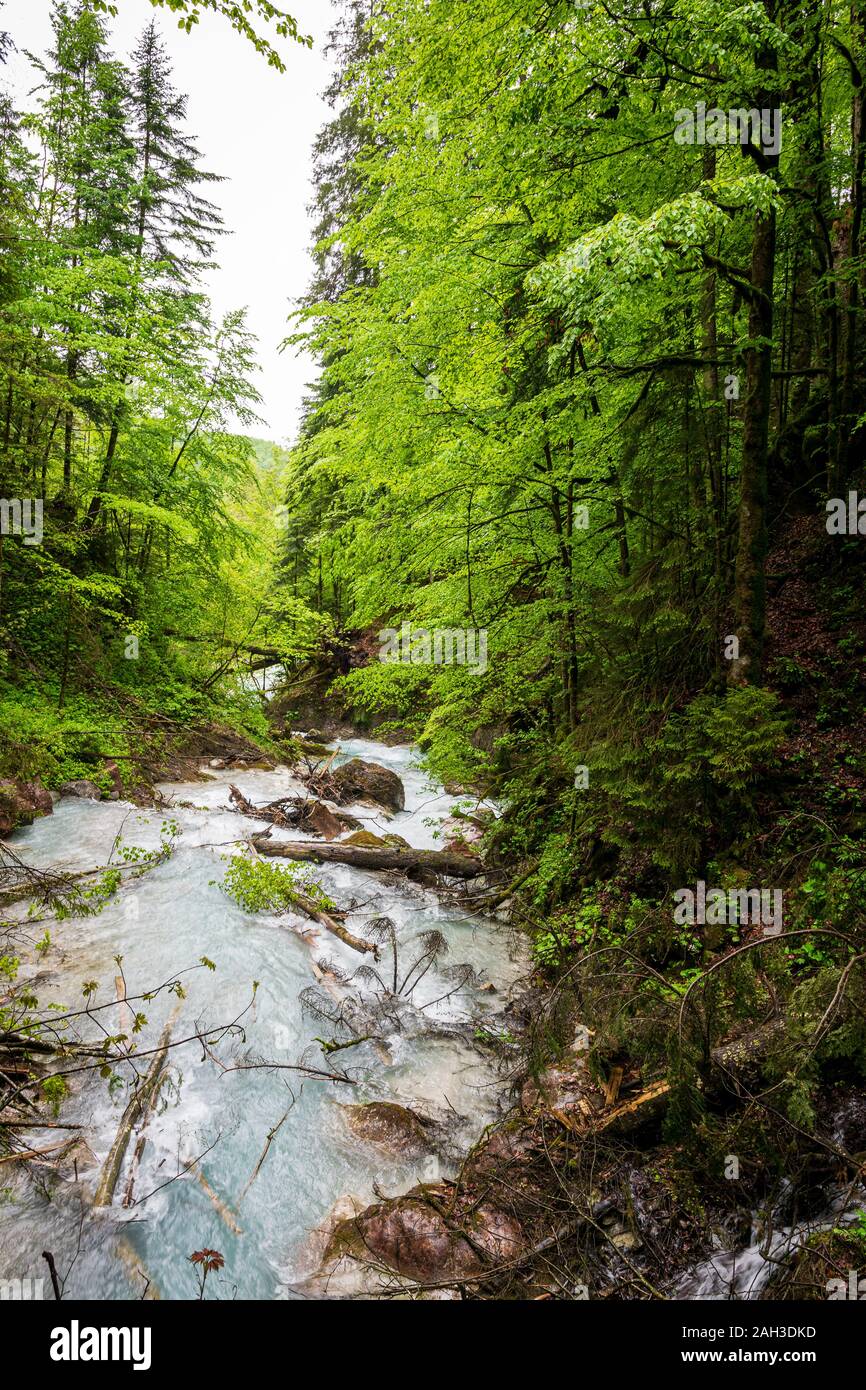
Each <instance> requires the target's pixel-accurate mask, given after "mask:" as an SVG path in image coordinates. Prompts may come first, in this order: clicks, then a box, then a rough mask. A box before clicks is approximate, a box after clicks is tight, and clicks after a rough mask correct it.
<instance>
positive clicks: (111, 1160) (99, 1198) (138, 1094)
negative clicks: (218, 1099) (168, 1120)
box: [93, 1022, 171, 1207]
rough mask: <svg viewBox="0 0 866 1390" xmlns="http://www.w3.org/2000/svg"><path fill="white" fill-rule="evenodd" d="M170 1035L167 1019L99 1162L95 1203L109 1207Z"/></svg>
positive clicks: (155, 1085) (159, 1072)
mask: <svg viewBox="0 0 866 1390" xmlns="http://www.w3.org/2000/svg"><path fill="white" fill-rule="evenodd" d="M170 1039H171V1023H170V1022H169V1023H167V1024H166V1026H165V1028H164V1029H163V1031H162V1037H161V1038H160V1040H159V1046H158V1048H157V1051H156V1053H155V1055H154V1058H153V1061H152V1062H151V1064H150V1068H149V1069H148V1073H147V1075H146V1076H145V1078H144V1080H143V1081H142V1083H141V1085H140V1086H139V1087H138V1088H137V1090H136V1091H135V1092H134V1093H133V1096H132V1099H131V1100H130V1102H129V1104H128V1105H127V1107H126V1109H125V1110H124V1112H123V1118H122V1120H121V1121H120V1127H119V1129H118V1131H117V1134H116V1135H115V1139H114V1143H113V1144H112V1146H111V1148H110V1150H109V1152H108V1157H107V1159H106V1160H105V1163H104V1164H103V1166H102V1172H101V1174H100V1176H99V1182H98V1184H97V1188H96V1196H95V1197H94V1199H93V1205H94V1206H95V1207H110V1206H111V1200H112V1198H113V1196H114V1189H115V1187H116V1186H117V1179H118V1178H119V1177H120V1169H121V1166H122V1164H123V1159H124V1156H125V1154H126V1150H127V1148H128V1146H129V1140H130V1138H131V1136H132V1131H133V1128H134V1126H135V1122H136V1120H137V1119H138V1117H139V1115H140V1114H141V1112H142V1110H143V1109H144V1107H145V1106H146V1105H149V1102H150V1098H151V1096H152V1095H153V1093H154V1090H155V1089H156V1087H157V1086H158V1085H159V1083H160V1081H161V1079H162V1071H163V1067H164V1066H165V1061H166V1058H167V1056H168V1048H169V1041H170Z"/></svg>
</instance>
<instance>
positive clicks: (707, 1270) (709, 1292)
mask: <svg viewBox="0 0 866 1390" xmlns="http://www.w3.org/2000/svg"><path fill="white" fill-rule="evenodd" d="M791 1195H792V1189H791V1187H790V1185H789V1184H786V1185H785V1186H784V1188H783V1191H782V1195H781V1197H780V1199H779V1201H778V1202H777V1203H776V1204H775V1206H774V1207H773V1209H772V1210H771V1211H770V1212H766V1211H758V1212H755V1214H754V1216H753V1218H752V1232H751V1241H750V1243H749V1244H748V1245H747V1246H745V1247H736V1248H734V1249H728V1250H725V1249H719V1250H718V1251H717V1252H716V1253H715V1254H714V1255H711V1256H710V1258H709V1259H707V1260H702V1261H701V1263H700V1264H699V1265H697V1266H696V1267H695V1269H694V1270H693V1271H691V1272H690V1273H689V1274H687V1275H685V1276H684V1277H683V1278H682V1279H680V1280H679V1282H678V1284H677V1286H676V1290H675V1292H674V1297H675V1298H677V1299H705V1300H708V1301H719V1300H723V1299H744V1300H746V1299H757V1298H760V1297H761V1295H762V1293H763V1292H764V1289H765V1288H766V1287H767V1284H768V1283H769V1281H770V1279H771V1277H772V1276H773V1274H775V1273H776V1272H777V1271H778V1270H779V1268H780V1267H781V1266H783V1265H784V1264H785V1262H786V1261H787V1260H788V1258H789V1257H790V1256H792V1255H793V1254H795V1253H796V1251H797V1250H799V1249H800V1248H801V1246H803V1245H805V1244H806V1241H807V1240H808V1239H809V1237H810V1236H812V1235H815V1234H816V1232H819V1231H828V1230H831V1229H832V1228H833V1227H835V1226H848V1225H850V1223H851V1222H852V1221H854V1219H855V1218H856V1216H858V1215H859V1213H860V1211H861V1210H862V1205H863V1199H864V1193H863V1191H862V1189H860V1188H858V1189H856V1190H855V1192H853V1193H852V1191H851V1189H850V1187H848V1188H839V1189H835V1190H833V1191H832V1192H830V1193H828V1202H827V1206H826V1208H825V1209H824V1210H823V1211H821V1212H820V1213H819V1214H818V1215H816V1216H814V1217H812V1218H811V1219H809V1220H804V1221H796V1222H792V1221H791V1220H790V1217H787V1218H786V1210H787V1207H788V1206H789V1203H790V1198H791Z"/></svg>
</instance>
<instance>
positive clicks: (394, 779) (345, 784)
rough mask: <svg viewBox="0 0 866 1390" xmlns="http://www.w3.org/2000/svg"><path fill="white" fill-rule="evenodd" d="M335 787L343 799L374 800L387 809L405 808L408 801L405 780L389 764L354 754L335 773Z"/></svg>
mask: <svg viewBox="0 0 866 1390" xmlns="http://www.w3.org/2000/svg"><path fill="white" fill-rule="evenodd" d="M333 783H334V787H335V788H336V790H337V793H338V795H339V798H340V800H341V801H343V802H346V803H349V802H354V801H371V802H372V803H373V805H374V806H382V807H383V808H384V809H385V810H386V811H402V810H403V809H404V808H405V805H406V794H405V792H404V790H403V783H402V782H401V781H400V778H399V777H398V776H397V774H396V772H392V771H391V769H390V768H387V767H380V766H379V764H378V763H367V762H364V760H363V758H352V759H350V761H349V762H347V763H344V764H343V766H342V767H338V768H337V770H336V772H335V773H334V774H333Z"/></svg>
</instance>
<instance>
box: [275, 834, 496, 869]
mask: <svg viewBox="0 0 866 1390" xmlns="http://www.w3.org/2000/svg"><path fill="white" fill-rule="evenodd" d="M252 842H253V844H254V846H255V848H256V849H257V850H258V852H259V853H260V854H266V855H269V856H270V857H271V858H277V859H301V860H311V861H312V862H313V863H314V864H352V865H354V867H355V868H356V869H373V870H381V869H400V870H402V872H404V873H405V872H406V871H407V870H409V869H432V870H433V871H434V872H435V873H438V874H443V875H445V877H446V878H479V877H480V876H481V875H482V874H484V873H486V872H487V870H486V868H485V866H484V864H483V863H482V862H481V860H480V859H474V858H473V857H472V856H471V855H469V854H454V853H452V852H451V851H450V850H439V849H399V848H396V847H390V846H389V848H388V849H368V848H366V846H363V845H347V844H343V843H338V844H333V845H317V844H310V843H308V841H306V840H270V839H268V837H267V836H266V835H254V836H253V837H252Z"/></svg>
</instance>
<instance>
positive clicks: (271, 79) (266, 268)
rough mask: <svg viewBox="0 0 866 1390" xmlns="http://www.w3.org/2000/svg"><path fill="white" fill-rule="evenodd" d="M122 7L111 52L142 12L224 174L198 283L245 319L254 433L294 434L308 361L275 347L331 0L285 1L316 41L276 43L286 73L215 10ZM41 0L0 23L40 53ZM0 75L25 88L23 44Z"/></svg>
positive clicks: (304, 188)
mask: <svg viewBox="0 0 866 1390" xmlns="http://www.w3.org/2000/svg"><path fill="white" fill-rule="evenodd" d="M117 3H118V8H119V10H120V14H119V15H118V17H117V19H115V20H113V21H109V23H110V25H111V31H112V36H113V41H112V44H111V47H112V51H113V52H115V53H116V54H118V56H120V57H123V58H125V57H127V56H128V55H129V53H130V52H131V50H132V49H133V48H134V46H135V43H136V41H137V38H138V35H139V34H140V33H141V30H142V29H143V28H144V26H145V24H147V23H149V22H150V20H151V19H154V18H155V19H156V23H157V25H158V27H159V29H160V31H161V32H162V35H163V37H164V39H165V41H166V45H167V47H168V50H169V53H170V54H171V58H172V61H173V64H174V85H175V87H176V88H177V89H178V90H179V91H182V92H185V93H187V95H188V96H189V107H188V130H189V131H190V133H191V134H192V135H193V136H194V137H195V138H196V141H197V143H198V146H199V148H200V149H201V151H202V156H203V159H202V163H203V166H204V167H205V168H206V169H209V170H211V171H212V172H213V173H215V174H222V175H224V176H225V177H226V178H227V179H228V182H226V183H223V184H218V185H214V186H212V188H211V189H210V190H208V194H207V196H208V197H210V198H212V200H213V201H214V202H216V203H218V204H219V205H220V206H221V208H222V212H223V217H224V219H225V223H226V227H227V229H228V230H229V231H230V232H231V233H232V234H231V235H229V236H224V237H222V238H221V239H220V242H219V243H218V245H217V249H216V257H217V258H218V259H219V263H220V268H219V270H218V271H214V272H213V273H212V274H211V276H210V277H209V281H208V289H209V292H210V294H211V296H212V299H213V304H214V310H215V312H216V313H217V314H222V313H224V312H225V311H226V310H227V309H233V308H239V307H241V306H243V305H247V306H248V308H249V313H248V323H249V326H250V328H251V329H252V331H253V332H254V333H255V334H256V335H257V337H258V339H259V361H260V364H261V369H262V370H261V372H260V374H259V375H258V376H257V378H256V385H257V387H258V390H259V391H260V392H261V395H262V397H263V404H262V405H261V406H260V411H261V414H262V416H263V417H264V420H265V422H266V423H265V424H263V425H261V426H260V427H258V429H257V431H256V432H257V433H259V434H261V435H262V436H263V437H266V438H269V439H274V440H276V441H278V442H280V443H282V442H285V441H286V440H291V439H293V438H294V435H295V432H296V427H297V424H298V421H299V418H300V409H301V404H302V400H303V396H304V394H305V388H306V385H307V383H309V382H310V381H312V380H313V378H314V376H315V365H314V364H313V363H312V362H311V360H310V359H309V358H306V357H303V356H296V355H295V354H294V352H293V351H292V350H291V349H287V350H286V351H285V352H283V353H280V352H278V345H279V343H280V342H281V341H282V339H283V338H284V337H285V336H286V332H287V317H288V313H289V304H290V301H291V300H294V299H296V298H297V297H298V296H300V295H302V294H303V293H304V291H305V290H306V288H307V285H308V283H309V280H310V277H311V275H312V263H311V261H310V257H309V246H310V243H311V240H312V228H311V222H310V219H309V217H308V215H307V205H308V203H309V202H310V198H311V196H312V187H311V183H310V173H311V158H312V142H313V139H314V138H315V135H316V133H317V131H318V130H319V128H320V126H321V125H322V124H323V123H324V122H325V121H326V120H327V119H328V117H329V114H330V109H329V107H328V106H327V103H326V102H324V101H323V100H322V98H321V93H322V91H323V90H324V88H325V86H326V85H327V82H328V77H329V64H328V61H327V60H326V58H325V56H324V54H323V51H322V50H323V48H324V43H325V40H326V37H327V34H328V31H329V29H330V28H331V27H332V24H333V20H334V16H335V5H334V3H333V0H285V3H284V4H282V5H281V8H283V9H287V10H289V12H290V13H291V14H293V15H294V16H295V18H296V19H297V20H298V22H299V27H300V29H301V32H302V33H305V34H312V36H313V39H314V45H315V46H314V47H313V48H312V49H309V48H303V47H301V46H300V45H299V44H294V43H290V42H288V41H287V40H276V46H277V47H278V48H279V49H280V51H281V53H282V55H283V57H284V59H285V62H286V67H287V71H286V72H285V73H278V72H276V71H275V70H274V69H273V68H270V67H268V64H267V60H266V59H265V58H263V57H261V56H260V55H259V54H258V53H256V51H255V49H254V48H253V46H252V44H250V43H248V42H247V41H246V40H245V39H243V38H242V37H241V36H240V35H239V34H236V33H235V31H234V30H233V29H232V28H231V25H230V24H229V22H228V20H226V19H224V18H222V16H220V15H214V14H204V15H202V17H201V19H200V21H199V23H198V24H197V25H196V27H195V28H194V29H193V31H192V33H191V34H185V33H183V32H182V31H180V30H179V29H178V28H177V22H176V19H175V18H174V17H173V16H172V15H171V14H170V13H169V12H168V11H166V10H160V9H156V10H155V9H154V8H153V7H152V6H151V5H150V4H149V3H148V0H117ZM50 14H51V0H5V3H3V4H2V6H0V29H5V30H7V31H8V32H9V33H10V34H11V35H12V38H13V40H14V42H15V44H16V45H17V47H18V49H19V50H23V49H30V50H31V51H32V52H36V53H42V52H44V50H45V49H46V47H47V46H48V43H49V42H50V38H51V25H50ZM0 81H4V82H5V84H6V85H7V87H8V88H9V89H11V91H12V92H13V93H14V95H15V97H16V100H17V101H18V103H19V105H23V104H24V98H25V97H26V94H27V93H28V91H30V90H31V89H32V88H33V86H34V74H33V69H32V68H31V66H30V64H29V63H28V62H27V60H26V58H25V57H24V55H23V52H21V53H13V54H10V56H9V61H8V62H7V64H6V68H5V71H4V70H3V69H0Z"/></svg>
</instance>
